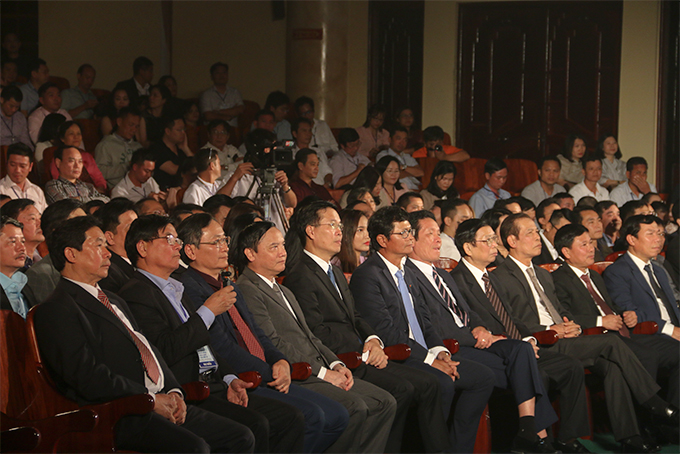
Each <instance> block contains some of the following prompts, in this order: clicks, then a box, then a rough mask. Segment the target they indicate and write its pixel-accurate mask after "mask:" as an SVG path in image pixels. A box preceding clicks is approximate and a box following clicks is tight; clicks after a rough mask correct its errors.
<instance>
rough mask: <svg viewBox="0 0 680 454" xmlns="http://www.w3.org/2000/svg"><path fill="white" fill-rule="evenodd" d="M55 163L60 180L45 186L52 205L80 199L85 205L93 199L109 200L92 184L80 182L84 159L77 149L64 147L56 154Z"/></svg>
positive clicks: (48, 199) (48, 200)
mask: <svg viewBox="0 0 680 454" xmlns="http://www.w3.org/2000/svg"><path fill="white" fill-rule="evenodd" d="M54 162H55V164H56V165H57V169H58V170H59V178H58V179H55V180H50V181H48V182H47V183H46V184H45V199H46V200H47V203H48V204H52V203H54V202H56V201H58V200H62V199H78V200H80V201H81V202H83V203H86V202H89V201H90V200H92V199H102V200H104V201H107V202H108V200H109V198H108V197H106V196H105V195H102V194H100V193H99V191H97V189H95V187H94V186H93V185H92V184H91V183H85V182H83V181H81V180H80V175H81V174H82V172H83V158H82V155H81V153H80V150H79V149H78V148H77V147H74V146H70V145H62V146H60V147H59V148H57V150H56V151H55V152H54Z"/></svg>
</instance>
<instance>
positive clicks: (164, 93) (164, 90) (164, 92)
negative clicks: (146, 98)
mask: <svg viewBox="0 0 680 454" xmlns="http://www.w3.org/2000/svg"><path fill="white" fill-rule="evenodd" d="M153 90H158V91H159V92H160V94H161V97H162V98H163V99H170V98H172V93H170V89H169V88H168V87H166V86H165V85H160V84H156V85H154V86H152V87H151V88H149V94H151V92H152V91H153ZM164 108H165V107H164Z"/></svg>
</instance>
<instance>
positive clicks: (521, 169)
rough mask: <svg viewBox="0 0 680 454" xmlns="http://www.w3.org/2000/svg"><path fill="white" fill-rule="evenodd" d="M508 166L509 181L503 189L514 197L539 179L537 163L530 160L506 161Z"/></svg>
mask: <svg viewBox="0 0 680 454" xmlns="http://www.w3.org/2000/svg"><path fill="white" fill-rule="evenodd" d="M504 161H505V164H507V166H508V180H507V181H506V183H505V186H504V187H503V189H505V190H506V191H508V192H509V193H510V194H512V195H519V194H520V193H521V192H522V189H524V188H525V187H527V186H528V185H530V184H531V183H533V182H534V181H536V180H537V179H538V168H537V167H536V163H535V162H533V161H529V160H528V159H505V160H504Z"/></svg>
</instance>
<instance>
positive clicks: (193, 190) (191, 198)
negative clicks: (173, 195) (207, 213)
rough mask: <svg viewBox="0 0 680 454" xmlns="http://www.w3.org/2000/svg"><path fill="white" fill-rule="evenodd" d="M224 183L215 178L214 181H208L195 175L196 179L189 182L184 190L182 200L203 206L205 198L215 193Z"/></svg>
mask: <svg viewBox="0 0 680 454" xmlns="http://www.w3.org/2000/svg"><path fill="white" fill-rule="evenodd" d="M224 183H225V182H224V181H222V180H215V182H214V183H208V182H207V181H205V180H204V179H202V178H201V177H196V181H194V182H193V183H191V184H190V185H189V187H188V188H187V190H186V191H185V192H184V197H183V198H182V202H184V203H195V204H196V205H200V206H203V203H204V202H205V201H206V200H208V199H209V198H210V197H212V196H214V195H215V194H217V191H219V190H220V188H221V187H222V186H224Z"/></svg>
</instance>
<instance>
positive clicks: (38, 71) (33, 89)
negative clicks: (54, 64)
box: [20, 58, 50, 117]
mask: <svg viewBox="0 0 680 454" xmlns="http://www.w3.org/2000/svg"><path fill="white" fill-rule="evenodd" d="M28 71H29V74H30V75H29V78H28V82H27V83H25V84H24V85H22V86H21V87H20V88H21V93H22V94H23V95H24V99H23V101H21V112H22V113H23V114H24V115H25V116H26V117H28V115H29V114H31V113H32V112H33V110H34V109H35V108H36V107H38V103H39V101H40V100H39V98H40V95H39V94H38V90H39V89H40V87H42V86H43V84H46V83H47V82H48V81H49V79H50V68H48V67H47V63H45V60H43V59H42V58H35V59H32V60H31V61H30V62H29V64H28Z"/></svg>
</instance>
